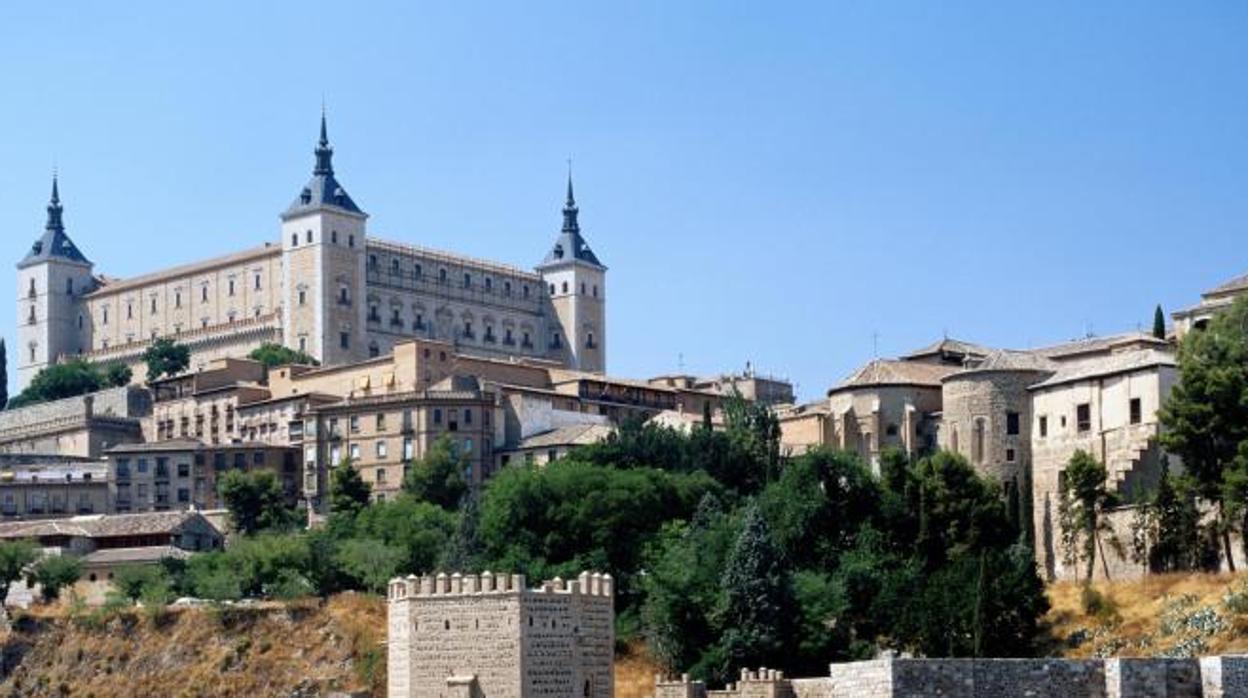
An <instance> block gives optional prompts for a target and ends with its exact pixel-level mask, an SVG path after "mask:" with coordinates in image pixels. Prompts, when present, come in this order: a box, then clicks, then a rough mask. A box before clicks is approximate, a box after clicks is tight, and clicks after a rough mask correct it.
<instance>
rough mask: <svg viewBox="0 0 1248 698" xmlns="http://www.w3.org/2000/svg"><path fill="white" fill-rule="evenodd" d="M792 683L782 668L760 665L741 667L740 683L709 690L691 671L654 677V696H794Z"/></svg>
mask: <svg viewBox="0 0 1248 698" xmlns="http://www.w3.org/2000/svg"><path fill="white" fill-rule="evenodd" d="M793 695H794V693H793V685H792V682H790V681H789V680H788V679H786V678H785V677H784V672H783V671H778V670H776V669H768V668H766V667H760V668H759V669H758V670H757V671H753V670H750V669H742V670H741V677H740V679H739V680H738V681H737V683H730V684H728V685H727V686H725V687H724V688H722V689H720V690H715V691H708V690H706V684H705V683H703V682H702V681H692V680H690V678H689V675H688V674H681V676H680V678H664V677H662V676H655V677H654V698H747V697H748V698H792V696H793Z"/></svg>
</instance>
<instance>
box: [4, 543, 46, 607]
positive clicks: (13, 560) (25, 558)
mask: <svg viewBox="0 0 1248 698" xmlns="http://www.w3.org/2000/svg"><path fill="white" fill-rule="evenodd" d="M39 554H40V548H39V544H38V543H35V542H34V541H30V540H14V541H3V542H0V604H3V603H4V600H5V599H6V598H8V596H9V587H10V586H12V585H13V582H16V581H17V580H19V579H21V578H22V574H23V573H24V572H25V571H26V569H27V568H28V567H30V565H31V564H33V563H34V562H35V561H36V560H38V559H39Z"/></svg>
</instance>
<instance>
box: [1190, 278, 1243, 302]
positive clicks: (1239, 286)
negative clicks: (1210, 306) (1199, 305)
mask: <svg viewBox="0 0 1248 698" xmlns="http://www.w3.org/2000/svg"><path fill="white" fill-rule="evenodd" d="M1244 290H1248V274H1241V275H1240V276H1237V277H1235V278H1233V279H1231V280H1230V281H1227V282H1224V283H1222V284H1220V285H1218V286H1214V287H1213V288H1211V289H1209V290H1208V291H1205V292H1204V293H1202V294H1200V295H1201V296H1202V297H1204V298H1210V297H1214V296H1224V295H1227V294H1231V293H1238V292H1240V291H1244Z"/></svg>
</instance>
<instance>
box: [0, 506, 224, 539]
mask: <svg viewBox="0 0 1248 698" xmlns="http://www.w3.org/2000/svg"><path fill="white" fill-rule="evenodd" d="M194 519H203V516H202V515H200V514H199V512H195V511H157V512H148V513H141V514H95V515H90V516H72V517H69V518H66V519H48V520H42V521H8V522H3V523H0V538H7V539H13V538H40V537H44V536H73V537H77V538H110V537H114V536H145V535H159V534H162V533H163V534H172V533H175V532H177V531H178V530H179V529H181V528H182V526H184V525H186V524H187V523H188V522H190V521H192V520H194ZM204 523H205V524H206V525H209V526H211V524H209V523H208V521H207V519H204Z"/></svg>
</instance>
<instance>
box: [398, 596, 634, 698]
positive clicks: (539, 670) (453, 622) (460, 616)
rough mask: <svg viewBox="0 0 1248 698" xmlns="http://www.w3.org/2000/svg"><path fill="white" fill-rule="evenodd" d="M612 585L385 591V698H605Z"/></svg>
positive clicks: (608, 694)
mask: <svg viewBox="0 0 1248 698" xmlns="http://www.w3.org/2000/svg"><path fill="white" fill-rule="evenodd" d="M613 594H614V582H613V580H612V579H611V575H609V574H596V573H595V574H591V573H589V572H583V573H581V575H580V576H579V577H577V578H576V579H573V580H568V581H566V582H565V581H564V580H562V579H559V578H558V577H556V578H555V579H553V580H550V581H547V582H545V583H543V584H542V585H541V586H540V587H537V588H535V589H529V588H527V587H526V585H525V578H524V576H523V575H503V574H492V573H490V572H484V573H482V574H480V575H476V574H468V575H461V574H459V573H456V574H452V575H449V576H448V575H446V574H438V575H437V576H425V577H416V576H409V577H407V578H398V579H394V580H392V581H391V582H390V586H389V593H388V597H389V640H388V652H389V664H388V666H389V668H388V671H389V677H388V678H389V692H388V695H389V696H390V698H417V697H419V698H452V697H456V698H459V697H462V698H612V696H613V695H614V680H615V677H614V671H613V667H612V661H613V652H614V646H615V611H614V607H613Z"/></svg>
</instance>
